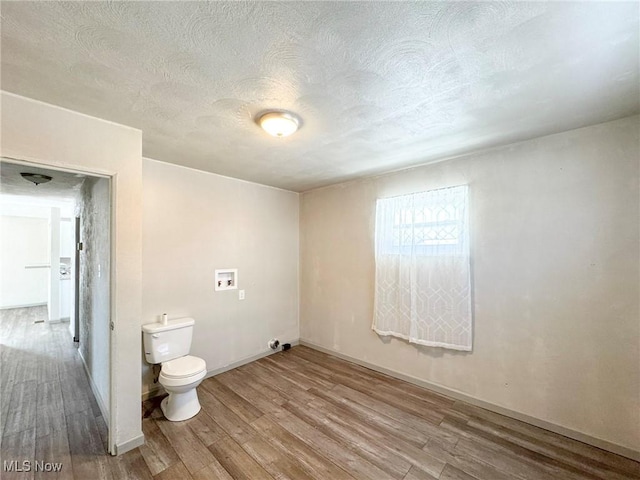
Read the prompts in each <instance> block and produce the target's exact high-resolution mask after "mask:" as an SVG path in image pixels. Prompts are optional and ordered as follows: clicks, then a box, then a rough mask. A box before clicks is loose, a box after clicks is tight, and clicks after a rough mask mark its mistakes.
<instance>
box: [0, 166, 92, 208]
mask: <svg viewBox="0 0 640 480" xmlns="http://www.w3.org/2000/svg"><path fill="white" fill-rule="evenodd" d="M21 172H28V173H40V174H42V175H49V176H50V177H52V180H51V181H50V182H48V183H41V184H40V185H37V186H36V185H34V184H33V183H31V182H29V181H27V180H25V179H24V178H22V177H21V176H20V173H21ZM85 178H86V177H85V176H84V175H79V174H75V173H69V172H61V171H59V170H47V169H44V168H38V167H31V166H25V165H20V164H16V163H9V162H6V161H4V159H3V161H1V162H0V193H1V194H2V195H11V196H20V197H25V196H26V197H37V198H40V199H42V200H49V201H54V202H57V201H60V200H73V199H75V197H76V195H77V193H78V192H80V188H81V187H82V182H84V179H85Z"/></svg>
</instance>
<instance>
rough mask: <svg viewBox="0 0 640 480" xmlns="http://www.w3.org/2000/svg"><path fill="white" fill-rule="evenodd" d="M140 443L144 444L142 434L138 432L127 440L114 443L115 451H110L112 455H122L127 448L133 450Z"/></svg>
mask: <svg viewBox="0 0 640 480" xmlns="http://www.w3.org/2000/svg"><path fill="white" fill-rule="evenodd" d="M141 445H144V434H142V433H141V434H140V435H138V436H137V437H133V438H132V439H131V440H127V441H126V442H123V443H118V444H116V451H115V452H111V454H112V455H122V454H123V453H127V452H128V451H129V450H133V449H134V448H137V447H139V446H141Z"/></svg>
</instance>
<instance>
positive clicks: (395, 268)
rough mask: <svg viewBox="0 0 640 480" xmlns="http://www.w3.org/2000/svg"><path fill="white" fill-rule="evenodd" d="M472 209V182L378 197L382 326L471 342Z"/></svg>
mask: <svg viewBox="0 0 640 480" xmlns="http://www.w3.org/2000/svg"><path fill="white" fill-rule="evenodd" d="M468 210H469V200H468V187H467V186H466V185H463V186H458V187H451V188H442V189H438V190H431V191H428V192H421V193H415V194H411V195H403V196H400V197H393V198H383V199H379V200H378V202H377V205H376V239H375V242H376V244H375V248H376V287H375V288H376V292H375V308H374V318H373V326H372V328H373V330H374V331H375V332H376V333H378V334H379V335H393V336H395V337H400V338H403V339H405V340H408V341H409V342H413V343H418V344H421V345H428V346H434V347H444V348H451V349H454V350H467V351H470V350H471V347H472V319H471V275H470V267H469V212H468Z"/></svg>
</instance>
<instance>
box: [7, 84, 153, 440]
mask: <svg viewBox="0 0 640 480" xmlns="http://www.w3.org/2000/svg"><path fill="white" fill-rule="evenodd" d="M1 101H2V118H1V120H2V124H1V129H2V130H1V133H2V144H1V150H0V154H1V155H2V156H5V157H11V158H16V159H19V160H24V161H29V162H32V163H34V164H41V165H46V166H48V167H57V168H64V169H70V170H80V171H88V172H92V173H103V174H107V175H113V181H112V188H113V192H114V193H113V196H112V213H113V215H112V227H113V228H112V234H113V235H112V275H113V286H114V291H112V292H111V293H112V297H111V306H112V309H111V320H112V321H113V322H114V327H115V329H114V331H113V333H112V335H111V354H112V358H113V367H112V368H113V371H112V374H113V378H112V393H113V400H112V404H111V407H112V408H111V415H112V418H113V428H112V429H111V431H110V434H111V436H112V437H111V438H112V446H113V444H115V445H118V450H119V451H123V450H126V449H128V448H133V447H135V446H137V445H138V444H139V443H140V442H141V441H142V439H143V436H142V428H141V419H140V416H141V412H140V411H141V407H140V390H141V371H140V354H141V353H140V352H141V348H140V336H141V334H140V319H141V287H140V285H141V229H140V223H141V203H142V202H141V200H142V198H141V195H142V180H141V175H142V134H141V132H140V131H139V130H136V129H133V128H129V127H124V126H122V125H117V124H115V123H111V122H107V121H103V120H100V119H97V118H94V117H90V116H87V115H83V114H80V113H77V112H73V111H70V110H66V109H63V108H59V107H55V106H53V105H49V104H45V103H42V102H37V101H34V100H31V99H28V98H24V97H19V96H16V95H13V94H10V93H7V92H2V96H1Z"/></svg>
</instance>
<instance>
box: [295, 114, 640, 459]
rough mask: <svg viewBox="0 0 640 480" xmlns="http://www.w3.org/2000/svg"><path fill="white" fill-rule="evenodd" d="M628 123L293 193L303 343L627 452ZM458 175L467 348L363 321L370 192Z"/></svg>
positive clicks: (632, 132)
mask: <svg viewBox="0 0 640 480" xmlns="http://www.w3.org/2000/svg"><path fill="white" fill-rule="evenodd" d="M639 126H640V125H639V119H638V117H637V116H636V117H631V118H626V119H622V120H618V121H614V122H609V123H605V124H600V125H596V126H592V127H587V128H582V129H579V130H573V131H569V132H565V133H561V134H557V135H551V136H547V137H542V138H538V139H535V140H531V141H527V142H522V143H519V144H515V145H511V146H507V147H502V148H497V149H494V150H491V151H487V152H482V153H477V154H473V155H468V156H464V157H461V158H457V159H454V160H450V161H447V162H442V163H438V164H433V165H427V166H424V167H420V168H415V169H411V170H405V171H401V172H397V173H392V174H387V175H383V176H380V177H376V178H369V179H365V180H361V181H355V182H351V183H346V184H342V185H336V186H333V187H328V188H324V189H319V190H315V191H310V192H307V193H304V194H303V195H302V198H301V327H300V328H301V340H306V341H309V342H312V343H314V344H316V345H319V346H321V347H324V348H326V349H329V350H332V351H335V352H339V353H341V354H345V355H348V356H350V357H353V358H356V359H358V360H361V361H365V362H369V363H371V364H374V365H377V366H380V367H383V368H386V369H389V370H392V371H395V372H399V373H402V374H405V375H408V376H411V377H413V378H415V379H418V380H424V381H427V382H432V383H435V384H438V385H441V386H444V387H447V388H449V389H453V390H456V391H459V392H462V393H464V394H466V395H469V396H472V397H475V398H477V399H480V400H483V401H486V402H489V403H491V404H494V405H497V406H500V407H504V408H506V409H510V410H512V411H516V412H520V413H523V414H525V415H529V416H532V417H535V418H538V419H542V420H545V421H548V422H551V423H553V424H555V425H559V426H562V427H566V428H569V429H571V430H573V431H577V432H582V433H585V434H587V435H590V436H592V437H595V438H597V439H602V440H605V441H608V442H611V443H613V444H616V445H619V446H622V447H626V448H628V449H631V450H635V451H636V452H637V450H638V445H640V353H639V347H640V321H639V318H640V311H639V310H640V309H639V295H638V291H639V286H640V283H639V275H640V272H639V263H640V258H639V246H640V238H639V231H638V230H639V229H638V218H639V205H638V203H639V202H638V198H639V189H638V170H639V154H640V151H639V143H638V142H639V139H638V132H639ZM463 183H466V184H469V186H470V206H471V228H472V230H471V234H472V262H473V263H472V269H473V288H474V297H475V302H474V310H475V311H474V345H473V352H471V353H468V354H467V353H461V352H453V351H448V350H442V349H439V348H429V347H421V346H416V345H411V344H409V343H407V342H405V341H403V340H398V339H392V340H390V341H389V342H386V341H383V340H382V339H381V338H380V337H378V336H377V335H376V334H375V333H374V332H373V331H372V330H371V320H372V308H373V292H374V250H373V246H374V243H373V233H374V219H375V217H374V214H375V200H376V198H379V197H386V196H393V195H399V194H404V193H409V192H416V191H422V190H428V189H432V188H438V187H443V186H450V185H458V184H463Z"/></svg>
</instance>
